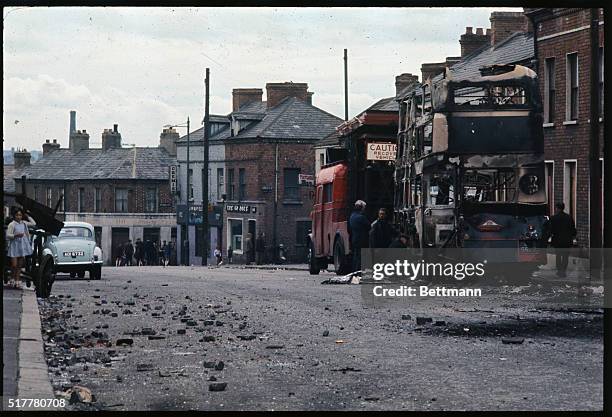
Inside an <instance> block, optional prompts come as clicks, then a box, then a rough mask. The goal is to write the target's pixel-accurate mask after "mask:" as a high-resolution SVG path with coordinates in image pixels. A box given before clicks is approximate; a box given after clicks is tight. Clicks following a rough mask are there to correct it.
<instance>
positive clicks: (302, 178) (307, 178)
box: [298, 174, 315, 185]
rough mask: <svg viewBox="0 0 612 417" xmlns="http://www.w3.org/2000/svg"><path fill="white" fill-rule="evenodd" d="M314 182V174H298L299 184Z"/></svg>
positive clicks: (312, 183)
mask: <svg viewBox="0 0 612 417" xmlns="http://www.w3.org/2000/svg"><path fill="white" fill-rule="evenodd" d="M314 183H315V177H314V175H308V174H298V184H300V185H314Z"/></svg>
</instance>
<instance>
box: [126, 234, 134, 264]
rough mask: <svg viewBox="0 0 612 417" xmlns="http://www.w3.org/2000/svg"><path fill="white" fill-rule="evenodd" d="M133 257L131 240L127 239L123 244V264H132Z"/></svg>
mask: <svg viewBox="0 0 612 417" xmlns="http://www.w3.org/2000/svg"><path fill="white" fill-rule="evenodd" d="M133 258H134V245H132V241H131V240H128V242H127V243H126V245H125V264H126V265H127V266H132V260H133Z"/></svg>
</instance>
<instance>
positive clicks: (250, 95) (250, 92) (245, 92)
mask: <svg viewBox="0 0 612 417" xmlns="http://www.w3.org/2000/svg"><path fill="white" fill-rule="evenodd" d="M262 96H263V90H262V89H261V88H234V89H233V90H232V111H238V109H239V108H240V107H242V106H244V105H245V104H247V103H252V102H254V101H256V102H261V97H262Z"/></svg>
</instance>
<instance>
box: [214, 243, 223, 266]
mask: <svg viewBox="0 0 612 417" xmlns="http://www.w3.org/2000/svg"><path fill="white" fill-rule="evenodd" d="M215 258H217V266H221V265H223V257H222V256H221V246H217V248H216V249H215Z"/></svg>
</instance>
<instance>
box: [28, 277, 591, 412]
mask: <svg viewBox="0 0 612 417" xmlns="http://www.w3.org/2000/svg"><path fill="white" fill-rule="evenodd" d="M330 276H332V274H331V273H325V272H324V273H322V274H321V275H319V276H310V275H308V273H307V272H305V271H284V270H246V269H230V268H208V269H207V268H202V267H168V268H161V267H141V268H135V267H133V268H130V267H124V268H114V267H108V268H104V269H103V274H102V280H101V281H87V280H70V279H68V278H67V277H64V276H61V277H60V276H58V281H56V283H55V285H54V287H53V295H52V297H51V298H50V299H49V300H48V301H40V302H39V303H40V310H41V316H42V326H43V335H45V334H46V336H45V339H46V342H45V352H46V357H47V361H48V364H49V372H50V377H51V381H52V383H53V387H54V389H55V391H56V394H60V393H61V392H63V391H66V390H68V389H69V388H71V387H72V386H74V385H79V386H83V387H87V388H89V389H90V390H91V393H92V394H93V395H94V396H95V400H96V401H95V402H94V403H92V404H76V405H72V406H69V407H74V408H81V409H83V408H84V409H111V410H189V409H197V410H224V409H227V410H392V409H396V410H513V409H521V410H563V409H568V410H569V409H573V410H598V409H601V408H602V397H603V375H602V370H603V359H602V355H603V338H602V317H603V315H602V314H601V311H602V310H601V309H597V308H594V309H585V308H584V302H578V300H577V298H576V297H577V295H576V289H575V288H569V286H555V285H551V286H539V287H538V286H532V287H533V288H532V287H528V288H525V287H519V290H520V289H521V288H525V292H526V293H525V294H523V295H521V294H519V293H518V292H517V290H516V289H514V292H512V289H508V288H506V289H504V288H503V287H502V288H501V289H500V288H496V289H492V288H491V289H490V290H486V289H483V297H482V298H481V299H479V300H477V301H473V300H461V299H457V300H454V299H450V298H438V299H428V301H412V300H411V301H410V303H406V302H388V303H386V304H385V305H384V306H383V307H380V308H373V307H368V306H366V305H365V304H364V302H363V301H362V297H361V293H360V292H361V288H362V287H363V286H361V285H321V282H322V281H323V280H324V279H326V278H329V277H330ZM534 288H535V289H534ZM576 305H580V306H581V309H574V310H572V307H573V306H576ZM417 317H419V319H418V320H419V321H420V320H422V319H421V318H422V317H427V318H432V320H433V323H426V324H424V325H420V324H417V323H416V321H417ZM143 329H144V331H143ZM142 333H144V334H142ZM508 337H514V339H517V338H524V341H521V340H520V339H519V340H518V341H516V342H510V343H506V342H507V340H506V339H504V340H505V342H504V341H502V338H508ZM119 339H128V340H126V341H123V342H120V343H125V344H124V345H121V346H117V342H118V340H119ZM151 339H152V340H151ZM130 343H133V344H131V345H130ZM71 347H72V349H70V348H71ZM222 384H227V385H226V386H223V385H222ZM211 389H219V390H222V391H211Z"/></svg>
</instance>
